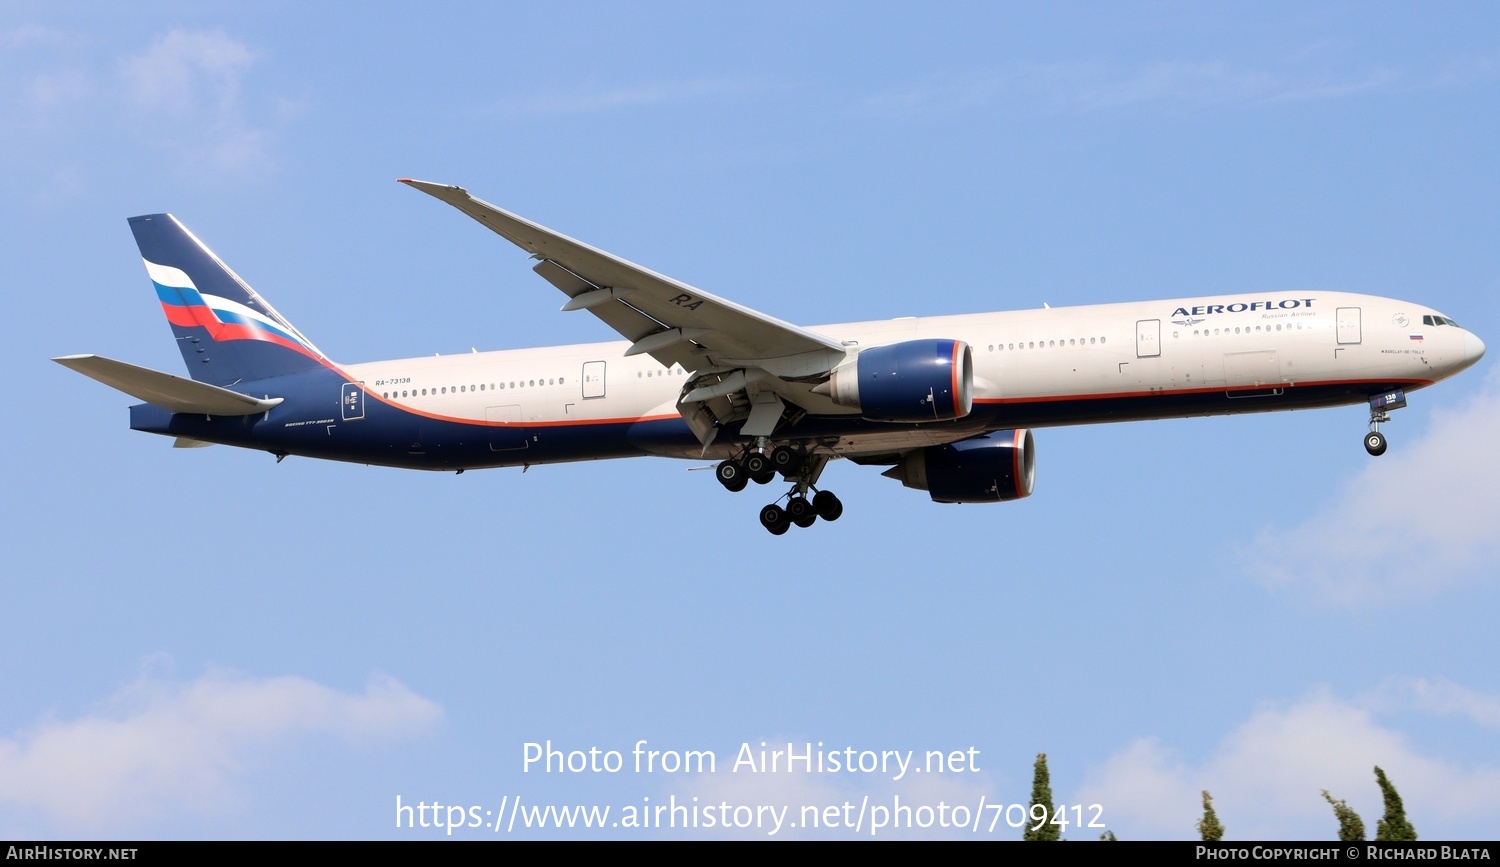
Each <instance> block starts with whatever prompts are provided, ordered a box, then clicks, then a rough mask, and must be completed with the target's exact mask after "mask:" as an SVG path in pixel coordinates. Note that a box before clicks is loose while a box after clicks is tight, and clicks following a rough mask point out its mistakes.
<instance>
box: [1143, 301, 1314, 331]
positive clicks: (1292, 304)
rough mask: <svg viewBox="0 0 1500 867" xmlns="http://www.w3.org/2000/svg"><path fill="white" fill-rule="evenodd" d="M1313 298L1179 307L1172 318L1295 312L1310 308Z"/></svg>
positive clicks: (1173, 312) (1199, 320) (1190, 323)
mask: <svg viewBox="0 0 1500 867" xmlns="http://www.w3.org/2000/svg"><path fill="white" fill-rule="evenodd" d="M1315 300H1317V299H1314V298H1286V299H1283V300H1281V301H1236V302H1234V303H1233V304H1199V305H1198V306H1197V307H1179V308H1177V309H1176V310H1173V311H1172V315H1173V316H1207V315H1209V314H1211V313H1248V312H1251V311H1255V310H1296V309H1297V308H1299V307H1300V308H1306V307H1311V306H1312V303H1313V301H1315ZM1202 321H1203V320H1201V319H1198V320H1195V321H1194V322H1188V323H1178V324H1186V325H1192V324H1196V323H1197V322H1202Z"/></svg>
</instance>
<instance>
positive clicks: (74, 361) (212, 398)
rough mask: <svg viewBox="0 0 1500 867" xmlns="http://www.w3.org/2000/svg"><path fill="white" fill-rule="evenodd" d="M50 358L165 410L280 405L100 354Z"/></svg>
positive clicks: (225, 410)
mask: <svg viewBox="0 0 1500 867" xmlns="http://www.w3.org/2000/svg"><path fill="white" fill-rule="evenodd" d="M52 360H53V361H55V362H57V363H58V364H61V365H62V366H63V367H66V368H68V369H69V370H76V371H78V372H79V373H81V374H83V375H84V376H87V377H89V378H90V379H96V380H98V381H99V382H102V383H104V384H105V385H107V386H109V387H110V388H114V389H118V390H120V391H123V392H125V393H126V394H128V395H130V396H131V397H134V398H136V399H138V400H143V401H145V402H146V403H149V404H151V405H152V406H158V407H161V408H162V409H164V410H166V411H168V412H185V413H192V414H194V415H198V414H202V415H223V416H238V415H255V414H256V413H260V412H265V411H267V410H269V409H271V408H272V407H274V406H276V405H277V404H280V403H281V401H282V399H281V398H279V397H273V398H269V399H266V400H262V399H260V398H255V397H251V396H249V395H247V394H240V393H239V392H237V391H230V390H229V389H227V388H220V387H219V386H217V385H209V384H208V383H206V382H197V381H195V380H191V379H184V378H182V377H180V376H173V375H172V374H170V373H162V372H161V371H159V370H152V369H151V368H149V367H138V366H136V365H134V364H127V363H125V362H123V361H116V360H114V359H113V358H105V357H104V356H102V355H64V356H62V357H60V358H54V359H52Z"/></svg>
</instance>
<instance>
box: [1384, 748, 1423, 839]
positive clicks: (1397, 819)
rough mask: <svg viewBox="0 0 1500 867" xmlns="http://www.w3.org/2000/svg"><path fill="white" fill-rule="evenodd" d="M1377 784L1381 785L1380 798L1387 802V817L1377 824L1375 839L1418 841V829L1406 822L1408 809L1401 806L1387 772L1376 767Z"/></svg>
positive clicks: (1399, 798)
mask: <svg viewBox="0 0 1500 867" xmlns="http://www.w3.org/2000/svg"><path fill="white" fill-rule="evenodd" d="M1375 782H1377V783H1379V784H1380V796H1381V797H1382V798H1383V799H1384V800H1385V815H1384V816H1382V817H1380V821H1379V822H1377V823H1375V839H1376V840H1380V841H1413V840H1416V839H1417V829H1416V828H1413V827H1412V825H1411V823H1410V822H1408V821H1406V807H1404V806H1402V804H1401V796H1400V795H1398V794H1396V787H1395V786H1394V785H1392V784H1391V781H1390V780H1388V779H1386V778H1385V771H1382V770H1381V769H1380V766H1379V765H1376V766H1375Z"/></svg>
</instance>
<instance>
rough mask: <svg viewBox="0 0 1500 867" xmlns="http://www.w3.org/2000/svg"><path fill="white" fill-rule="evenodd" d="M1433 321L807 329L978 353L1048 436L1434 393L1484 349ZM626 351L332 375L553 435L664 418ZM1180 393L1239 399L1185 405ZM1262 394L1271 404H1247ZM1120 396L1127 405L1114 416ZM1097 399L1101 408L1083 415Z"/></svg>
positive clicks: (1288, 309) (981, 385)
mask: <svg viewBox="0 0 1500 867" xmlns="http://www.w3.org/2000/svg"><path fill="white" fill-rule="evenodd" d="M1436 315H1437V314H1436V312H1435V311H1433V310H1431V309H1430V308H1427V307H1424V306H1421V305H1417V304H1412V303H1409V302H1405V301H1397V300H1392V299H1388V298H1379V297H1374V296H1369V295H1356V294H1349V293H1340V292H1321V291H1306V292H1276V293H1259V294H1254V295H1236V296H1219V297H1213V298H1192V299H1178V300H1166V301H1146V302H1132V303H1122V304H1102V305H1092V306H1083V307H1058V308H1043V309H1035V310H1016V311H1006V312H999V313H984V314H970V315H960V316H937V317H907V318H900V319H891V320H882V321H874V322H855V323H846V324H838V325H827V326H819V327H814V328H810V329H809V330H810V331H814V332H816V333H819V334H823V335H826V336H828V337H830V338H833V339H835V340H838V341H841V342H843V343H844V344H845V345H846V346H848V347H849V349H850V351H851V352H855V351H858V350H859V349H862V348H866V347H870V346H877V345H883V344H891V343H899V342H902V341H907V340H916V339H922V338H952V339H959V340H963V341H966V342H967V343H969V345H970V346H971V347H972V349H973V358H974V370H975V377H974V378H975V381H974V398H975V401H974V402H975V410H976V414H978V413H979V411H980V410H981V409H985V410H987V411H994V410H995V409H996V408H997V407H1009V408H1011V409H1012V410H1014V412H1013V413H1012V415H1013V416H1014V419H1015V420H1016V421H1018V422H1024V423H1025V424H1026V425H1027V426H1046V425H1047V424H1068V423H1088V422H1097V421H1111V420H1121V419H1128V418H1160V417H1172V416H1181V415H1200V414H1212V413H1225V412H1237V411H1246V412H1251V411H1266V410H1274V409H1279V408H1291V407H1292V406H1294V405H1295V406H1307V405H1333V404H1338V403H1355V402H1361V401H1363V399H1364V397H1363V395H1365V394H1368V393H1374V392H1377V391H1379V390H1381V389H1383V388H1386V387H1404V388H1418V387H1421V386H1424V385H1429V384H1431V383H1433V382H1436V381H1437V380H1440V379H1443V378H1444V377H1447V376H1450V375H1452V374H1453V373H1456V372H1458V371H1459V370H1462V369H1463V368H1465V367H1467V366H1468V365H1470V364H1472V363H1473V362H1474V361H1476V360H1477V359H1478V356H1479V354H1482V353H1483V344H1482V343H1480V342H1479V341H1478V339H1477V338H1475V337H1473V336H1472V335H1471V334H1469V333H1468V332H1467V331H1465V330H1464V329H1462V328H1459V327H1456V326H1450V325H1447V324H1444V325H1435V324H1424V317H1429V319H1428V320H1427V322H1428V323H1431V322H1433V320H1432V319H1431V318H1430V317H1434V316H1436ZM1443 321H1444V322H1446V321H1447V320H1443ZM627 346H628V343H626V342H624V341H617V342H611V343H593V344H579V345H572V346H557V347H547V348H538V349H520V350H507V351H499V352H480V353H472V354H468V355H451V356H432V357H424V358H408V359H399V360H394V361H380V362H371V363H366V364H354V365H347V366H345V367H344V368H343V369H344V370H345V371H346V372H347V373H348V374H349V375H350V376H352V377H354V378H356V379H357V380H359V381H361V382H363V383H364V387H365V389H366V391H367V393H368V394H369V395H370V397H371V398H373V399H377V400H381V401H384V402H387V403H389V404H391V405H392V406H393V407H399V408H401V409H404V410H406V411H408V412H412V413H415V414H418V415H421V416H425V417H429V418H433V419H441V420H448V421H455V422H479V423H490V424H494V423H496V422H501V423H514V424H520V425H526V426H545V427H551V426H556V425H571V424H590V423H596V424H597V423H617V422H635V421H642V420H653V419H670V418H675V417H676V416H677V411H676V402H677V400H678V397H679V395H680V394H681V392H682V389H683V385H684V384H685V382H687V380H688V379H689V378H690V373H689V372H688V371H685V370H683V369H682V368H681V367H680V366H676V365H674V366H672V367H670V368H668V367H664V366H662V365H661V364H660V363H658V362H656V361H655V360H653V359H652V358H651V357H649V356H646V355H638V356H634V357H625V356H624V352H625V350H626V348H627ZM1364 386H1368V388H1364ZM1330 387H1332V390H1328V391H1327V392H1326V393H1327V394H1328V395H1329V397H1328V398H1326V399H1317V400H1315V401H1313V402H1311V403H1309V402H1308V401H1305V400H1304V401H1302V402H1282V401H1278V400H1277V398H1282V397H1285V396H1287V395H1289V394H1296V393H1299V392H1300V393H1302V394H1304V395H1305V394H1311V393H1312V392H1313V390H1316V389H1320V388H1321V389H1330ZM1351 389H1352V390H1351ZM1190 395H1207V396H1211V397H1213V398H1215V399H1218V398H1224V397H1229V398H1233V397H1235V396H1236V395H1241V396H1243V397H1245V398H1246V399H1244V400H1239V401H1236V402H1233V403H1228V402H1222V401H1221V402H1217V403H1215V402H1212V401H1208V402H1184V401H1183V399H1184V398H1185V397H1186V396H1190ZM1351 395H1352V396H1351ZM1260 397H1264V398H1270V399H1266V400H1256V399H1254V398H1260ZM1165 398H1175V399H1176V400H1166V399H1165ZM1124 400H1128V401H1131V403H1130V404H1129V406H1130V407H1133V408H1131V409H1122V403H1121V401H1124ZM1058 402H1067V403H1068V404H1069V405H1070V406H1075V407H1083V409H1079V410H1077V411H1074V412H1072V413H1070V414H1067V415H1065V416H1060V417H1058V418H1057V419H1056V420H1049V416H1048V415H1047V414H1046V413H1037V412H1028V411H1026V409H1027V408H1028V407H1035V406H1036V405H1041V404H1049V403H1058ZM1093 404H1097V406H1098V407H1100V411H1099V412H1098V413H1090V412H1089V411H1088V409H1087V407H1089V406H1090V405H1093ZM826 409H827V410H828V412H827V413H826V414H827V415H830V416H832V415H838V414H845V415H848V416H849V418H850V420H851V422H853V421H858V416H857V413H854V412H852V411H851V410H848V409H843V408H838V407H834V406H833V405H832V404H831V403H830V404H829V405H828V406H827V407H826ZM819 415H824V413H819ZM858 427H859V430H858V431H857V432H856V431H854V430H851V432H850V435H849V436H848V437H847V438H845V441H844V442H841V443H840V446H842V448H840V447H835V448H833V449H831V450H832V451H834V452H839V451H843V450H845V449H853V448H858V449H860V450H870V449H874V448H878V447H891V448H910V447H917V446H920V445H928V444H933V443H938V442H946V441H952V440H953V439H956V438H960V437H962V436H967V435H970V433H971V428H970V427H969V426H965V425H962V424H957V423H954V424H949V425H931V426H925V427H926V428H927V429H925V430H914V429H913V428H915V427H919V426H913V425H894V426H890V427H889V429H888V432H882V429H881V428H879V427H876V428H875V430H874V432H873V433H872V431H871V429H870V423H862V424H861V425H859V426H858ZM877 440H888V442H883V443H879V444H877V443H876V442H875V441H877ZM692 451H695V450H692ZM676 452H677V450H676V449H665V450H661V451H660V452H659V453H676ZM684 456H686V454H684Z"/></svg>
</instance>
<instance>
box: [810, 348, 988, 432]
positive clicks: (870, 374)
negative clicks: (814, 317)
mask: <svg viewBox="0 0 1500 867" xmlns="http://www.w3.org/2000/svg"><path fill="white" fill-rule="evenodd" d="M815 390H816V391H819V392H820V393H825V394H827V395H828V396H829V397H831V398H832V399H833V402H834V403H836V404H838V405H839V406H847V407H852V408H854V409H857V410H859V413H860V415H862V416H864V417H865V418H867V419H869V420H870V421H896V422H920V421H950V420H952V419H955V418H963V417H964V416H966V415H968V414H969V411H970V410H971V409H973V407H974V354H973V352H972V351H971V350H970V349H969V344H967V343H965V342H964V341H962V340H908V341H906V342H904V343H893V344H891V345H890V346H872V347H870V348H869V349H866V350H864V351H862V352H860V353H859V355H857V356H855V357H854V359H853V360H852V361H848V362H845V363H844V364H841V365H839V366H838V367H837V368H835V369H834V371H833V375H832V377H831V378H830V379H829V380H828V384H827V386H820V387H819V388H818V389H815Z"/></svg>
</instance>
